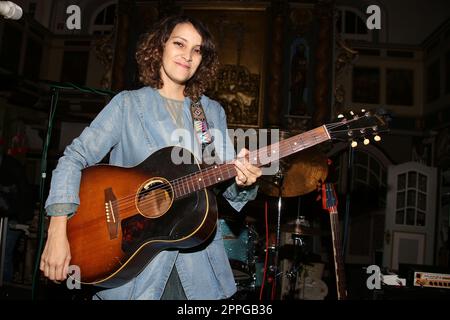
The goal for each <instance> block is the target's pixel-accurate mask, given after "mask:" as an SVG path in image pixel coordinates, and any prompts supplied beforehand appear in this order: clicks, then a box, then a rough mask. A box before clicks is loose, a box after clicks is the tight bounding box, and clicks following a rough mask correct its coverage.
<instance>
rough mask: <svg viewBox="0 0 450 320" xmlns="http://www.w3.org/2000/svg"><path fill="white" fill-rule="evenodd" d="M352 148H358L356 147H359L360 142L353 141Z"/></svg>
mask: <svg viewBox="0 0 450 320" xmlns="http://www.w3.org/2000/svg"><path fill="white" fill-rule="evenodd" d="M351 146H352V148H356V146H358V142H356V141H355V140H353V141H352V144H351Z"/></svg>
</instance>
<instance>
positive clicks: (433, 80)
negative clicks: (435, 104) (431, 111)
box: [427, 59, 441, 102]
mask: <svg viewBox="0 0 450 320" xmlns="http://www.w3.org/2000/svg"><path fill="white" fill-rule="evenodd" d="M439 64H440V63H439V59H437V60H436V61H434V62H433V63H431V64H430V65H429V66H428V68H427V101H428V102H431V101H434V100H436V99H438V98H439V94H440V91H441V72H440V68H439Z"/></svg>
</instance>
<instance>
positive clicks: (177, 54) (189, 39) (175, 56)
mask: <svg viewBox="0 0 450 320" xmlns="http://www.w3.org/2000/svg"><path fill="white" fill-rule="evenodd" d="M201 45H202V37H201V36H200V34H199V33H198V32H197V30H196V29H195V28H194V26H193V25H192V24H190V23H181V24H178V25H176V26H175V28H174V29H173V31H172V33H171V35H170V37H169V39H168V40H167V42H166V44H165V46H164V52H163V57H162V64H161V78H162V80H163V83H164V85H166V84H168V83H169V82H171V83H172V84H177V85H185V83H186V82H187V81H188V80H189V79H190V78H191V77H192V76H193V75H194V74H195V72H196V71H197V68H198V66H199V65H200V62H201V61H202V54H201V51H200V50H201Z"/></svg>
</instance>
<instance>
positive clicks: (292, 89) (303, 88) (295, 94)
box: [288, 38, 311, 116]
mask: <svg viewBox="0 0 450 320" xmlns="http://www.w3.org/2000/svg"><path fill="white" fill-rule="evenodd" d="M290 53H291V57H290V69H289V70H290V73H289V103H288V104H289V114H290V115H299V116H302V115H306V114H307V113H308V107H307V105H308V96H309V94H310V92H311V90H310V88H309V86H308V81H307V79H308V65H309V60H310V59H309V56H310V50H309V46H308V44H307V42H306V40H305V39H304V38H296V39H295V40H294V41H293V42H292V44H291V50H290Z"/></svg>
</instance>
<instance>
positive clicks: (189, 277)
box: [45, 87, 257, 300]
mask: <svg viewBox="0 0 450 320" xmlns="http://www.w3.org/2000/svg"><path fill="white" fill-rule="evenodd" d="M190 102H191V101H190V99H189V98H185V101H184V106H183V110H182V112H183V116H184V123H185V124H192V123H193V122H192V116H191V112H190ZM201 103H202V106H203V108H204V111H205V115H206V118H207V121H208V124H209V127H210V129H211V133H212V135H213V139H214V144H215V148H216V154H217V155H218V156H219V158H220V159H222V160H223V161H227V160H230V159H233V158H234V157H235V151H234V148H233V144H232V142H231V140H230V138H229V136H228V134H227V132H226V130H227V123H226V115H225V112H224V110H223V108H222V107H221V106H220V104H219V103H218V102H216V101H214V100H211V99H209V98H208V97H206V96H202V97H201ZM176 129H177V128H176V127H175V124H174V123H173V121H172V120H171V118H170V116H169V114H168V111H167V110H166V108H165V104H164V99H163V98H162V97H161V95H160V94H159V92H158V91H157V90H155V89H152V88H150V87H143V88H141V89H139V90H133V91H122V92H120V93H119V94H117V95H116V96H114V97H113V99H112V100H111V101H110V102H109V103H108V104H107V105H106V107H105V108H104V109H103V110H102V111H101V112H100V113H99V114H98V115H97V117H96V118H95V119H94V120H93V121H92V123H91V124H90V125H89V127H87V128H85V129H84V131H83V132H82V133H81V135H80V136H79V137H78V138H76V139H74V140H73V142H72V143H71V144H70V145H69V146H67V147H66V149H65V151H64V155H63V156H62V157H61V158H60V159H59V161H58V165H57V167H56V168H55V170H53V173H52V180H51V187H50V192H49V196H48V198H47V201H46V204H45V207H46V210H47V213H48V215H50V216H51V215H68V214H70V213H71V212H74V211H76V208H77V207H78V205H79V203H80V200H79V195H78V193H79V187H80V178H81V170H82V169H83V168H85V167H88V166H91V165H94V164H96V163H98V162H99V161H101V160H102V159H103V158H104V157H105V155H106V154H107V153H108V152H109V151H111V153H110V158H109V162H110V164H112V165H117V166H122V167H134V166H136V165H138V164H139V163H141V162H142V161H144V160H145V159H146V158H148V157H149V156H150V155H151V154H152V153H154V152H155V151H157V150H159V149H161V148H163V147H167V146H175V145H178V146H182V147H185V148H186V149H188V150H189V151H191V152H192V153H193V154H194V155H196V156H197V159H201V152H200V151H199V150H201V147H200V144H199V143H198V142H195V141H194V142H193V140H192V139H191V141H188V140H189V139H183V138H182V137H180V136H174V135H173V132H174V130H176ZM185 129H186V131H187V132H189V133H190V136H191V137H194V129H193V126H192V125H191V126H189V125H187V127H186V128H185ZM219 136H222V137H223V139H222V138H221V137H219ZM221 141H222V142H223V143H221ZM256 193H257V186H255V187H252V188H248V189H241V188H239V187H238V186H237V185H236V183H233V184H231V185H230V186H229V187H228V188H227V189H226V190H225V191H224V193H223V196H224V197H225V198H226V199H227V201H228V202H229V203H230V205H231V206H232V207H233V208H234V209H236V210H237V211H240V210H241V209H242V207H243V206H244V205H245V203H246V202H247V201H249V200H253V199H255V197H256ZM174 264H175V265H176V267H177V271H178V274H179V277H180V280H181V283H182V285H183V289H184V291H185V294H186V296H187V298H188V299H224V298H228V297H230V296H231V295H233V294H234V293H235V292H236V285H235V281H234V278H233V274H232V271H231V267H230V264H229V261H228V257H227V253H226V251H225V248H224V244H223V239H222V232H221V230H220V224H217V229H216V233H215V236H214V239H213V241H211V242H210V243H209V244H208V245H207V246H206V247H205V248H204V249H202V250H199V251H195V252H189V253H183V252H179V251H175V250H174V251H163V252H161V253H159V254H158V255H157V256H156V257H155V258H154V259H153V260H152V262H151V263H149V264H148V265H147V267H146V268H145V269H144V270H143V271H142V272H141V273H140V274H139V275H138V276H137V277H136V278H134V279H132V280H131V281H129V282H128V283H126V284H124V285H122V286H120V287H117V288H113V289H107V290H103V291H100V292H98V293H97V296H98V297H99V298H101V299H133V300H134V299H160V297H161V295H162V293H163V291H164V288H165V284H166V282H167V279H168V278H169V275H170V272H171V270H172V267H173V266H174Z"/></svg>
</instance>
